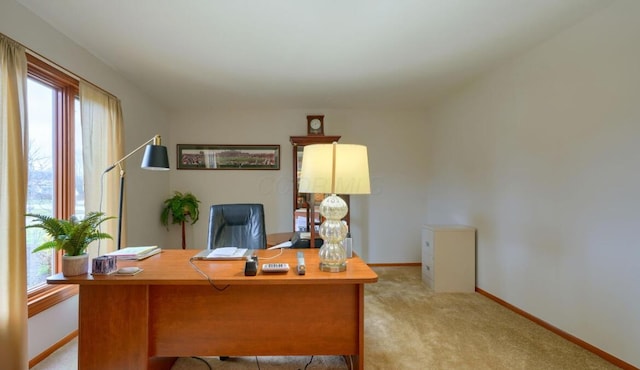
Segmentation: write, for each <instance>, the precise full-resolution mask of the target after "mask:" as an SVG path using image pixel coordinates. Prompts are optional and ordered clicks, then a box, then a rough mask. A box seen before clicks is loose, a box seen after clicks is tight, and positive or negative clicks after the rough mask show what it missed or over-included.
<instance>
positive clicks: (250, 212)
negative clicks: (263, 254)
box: [207, 204, 267, 249]
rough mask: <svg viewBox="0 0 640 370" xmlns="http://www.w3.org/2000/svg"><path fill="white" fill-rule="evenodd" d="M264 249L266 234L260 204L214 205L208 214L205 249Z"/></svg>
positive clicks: (262, 210) (262, 209) (262, 208)
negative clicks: (207, 235)
mask: <svg viewBox="0 0 640 370" xmlns="http://www.w3.org/2000/svg"><path fill="white" fill-rule="evenodd" d="M219 247H238V248H249V249H264V248H266V247H267V233H266V231H265V226H264V207H263V206H262V204H214V205H212V206H211V208H210V212H209V237H208V241H207V248H208V249H213V248H219Z"/></svg>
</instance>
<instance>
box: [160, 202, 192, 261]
mask: <svg viewBox="0 0 640 370" xmlns="http://www.w3.org/2000/svg"><path fill="white" fill-rule="evenodd" d="M198 203H200V201H199V200H198V198H196V196H195V195H193V194H191V193H184V194H182V193H181V192H179V191H176V192H174V194H173V196H172V197H171V198H169V199H166V200H165V201H164V208H163V209H162V214H161V215H160V221H162V224H163V225H165V226H167V230H168V229H169V226H168V225H169V216H171V223H173V224H181V225H182V249H185V248H186V247H187V243H186V238H185V223H186V222H187V221H188V220H191V225H193V224H195V223H196V221H198V218H199V217H200V211H199V209H198Z"/></svg>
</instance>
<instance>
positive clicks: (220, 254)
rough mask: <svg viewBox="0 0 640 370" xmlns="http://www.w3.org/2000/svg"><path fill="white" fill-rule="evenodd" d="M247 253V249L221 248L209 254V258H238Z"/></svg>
mask: <svg viewBox="0 0 640 370" xmlns="http://www.w3.org/2000/svg"><path fill="white" fill-rule="evenodd" d="M245 253H247V248H236V247H222V248H216V249H214V250H212V251H211V253H209V257H211V258H239V257H242V256H244V255H245Z"/></svg>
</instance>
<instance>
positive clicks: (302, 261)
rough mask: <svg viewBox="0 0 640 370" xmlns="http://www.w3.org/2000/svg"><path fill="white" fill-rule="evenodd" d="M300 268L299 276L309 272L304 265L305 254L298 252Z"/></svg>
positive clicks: (298, 267) (298, 268)
mask: <svg viewBox="0 0 640 370" xmlns="http://www.w3.org/2000/svg"><path fill="white" fill-rule="evenodd" d="M297 256H298V266H297V267H296V272H297V273H298V275H304V274H305V273H306V272H307V267H306V266H305V265H304V253H302V252H298V255H297Z"/></svg>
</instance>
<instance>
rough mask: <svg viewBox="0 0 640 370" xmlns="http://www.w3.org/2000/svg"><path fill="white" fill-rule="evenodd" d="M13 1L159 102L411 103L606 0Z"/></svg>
mask: <svg viewBox="0 0 640 370" xmlns="http://www.w3.org/2000/svg"><path fill="white" fill-rule="evenodd" d="M17 1H18V2H19V3H21V4H22V5H24V6H25V7H27V8H28V9H29V10H31V11H32V12H33V13H35V14H37V15H38V16H40V17H41V18H42V19H44V20H45V21H46V22H48V23H49V24H51V25H52V26H53V27H54V28H56V29H57V30H59V31H60V32H62V33H63V34H65V35H66V36H67V37H69V38H70V39H71V40H73V41H74V42H76V43H77V44H79V45H81V46H82V47H84V48H85V49H86V50H88V51H89V52H90V53H92V54H93V55H95V56H96V57H97V58H99V59H100V60H102V61H103V62H105V63H106V64H108V65H109V66H111V67H112V68H113V69H114V70H115V71H116V72H117V73H119V74H120V75H122V76H123V77H124V78H126V79H127V80H129V81H130V82H131V83H133V84H134V85H136V86H138V87H139V88H140V89H142V90H143V91H145V92H146V93H147V94H148V95H150V96H152V97H153V98H155V99H157V100H158V101H160V102H161V103H162V104H164V105H166V106H167V107H168V108H169V109H197V108H202V107H238V108H249V107H250V108H323V109H324V108H354V109H363V108H371V109H372V108H402V109H411V108H423V107H425V106H426V105H427V104H429V102H431V101H433V99H434V98H436V97H438V96H439V95H441V94H443V93H445V92H447V91H449V90H450V89H452V88H455V87H456V86H458V85H460V84H461V83H464V82H465V81H467V80H468V79H470V78H473V77H474V76H476V75H477V74H479V73H481V72H483V71H486V70H487V69H489V68H491V67H492V66H494V65H496V64H497V63H501V62H502V61H504V60H505V59H506V58H509V57H510V56H513V55H516V54H517V53H520V52H523V51H525V50H527V49H528V48H530V47H532V46H534V45H535V44H537V43H540V42H542V41H543V40H544V39H546V38H548V37H550V36H552V35H554V34H556V33H557V32H559V31H560V30H561V29H562V28H565V27H567V26H569V25H571V24H573V23H575V22H577V21H578V20H580V19H581V18H583V17H585V16H586V15H588V14H589V13H591V12H593V11H594V10H596V9H598V8H601V7H603V6H604V5H606V4H608V3H609V2H610V1H611V0H395V1H394V0H324V1H323V0H263V1H259V0H255V1H250V0H182V1H174V0H133V1H131V0H110V1H105V0H57V1H50V0H17Z"/></svg>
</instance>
